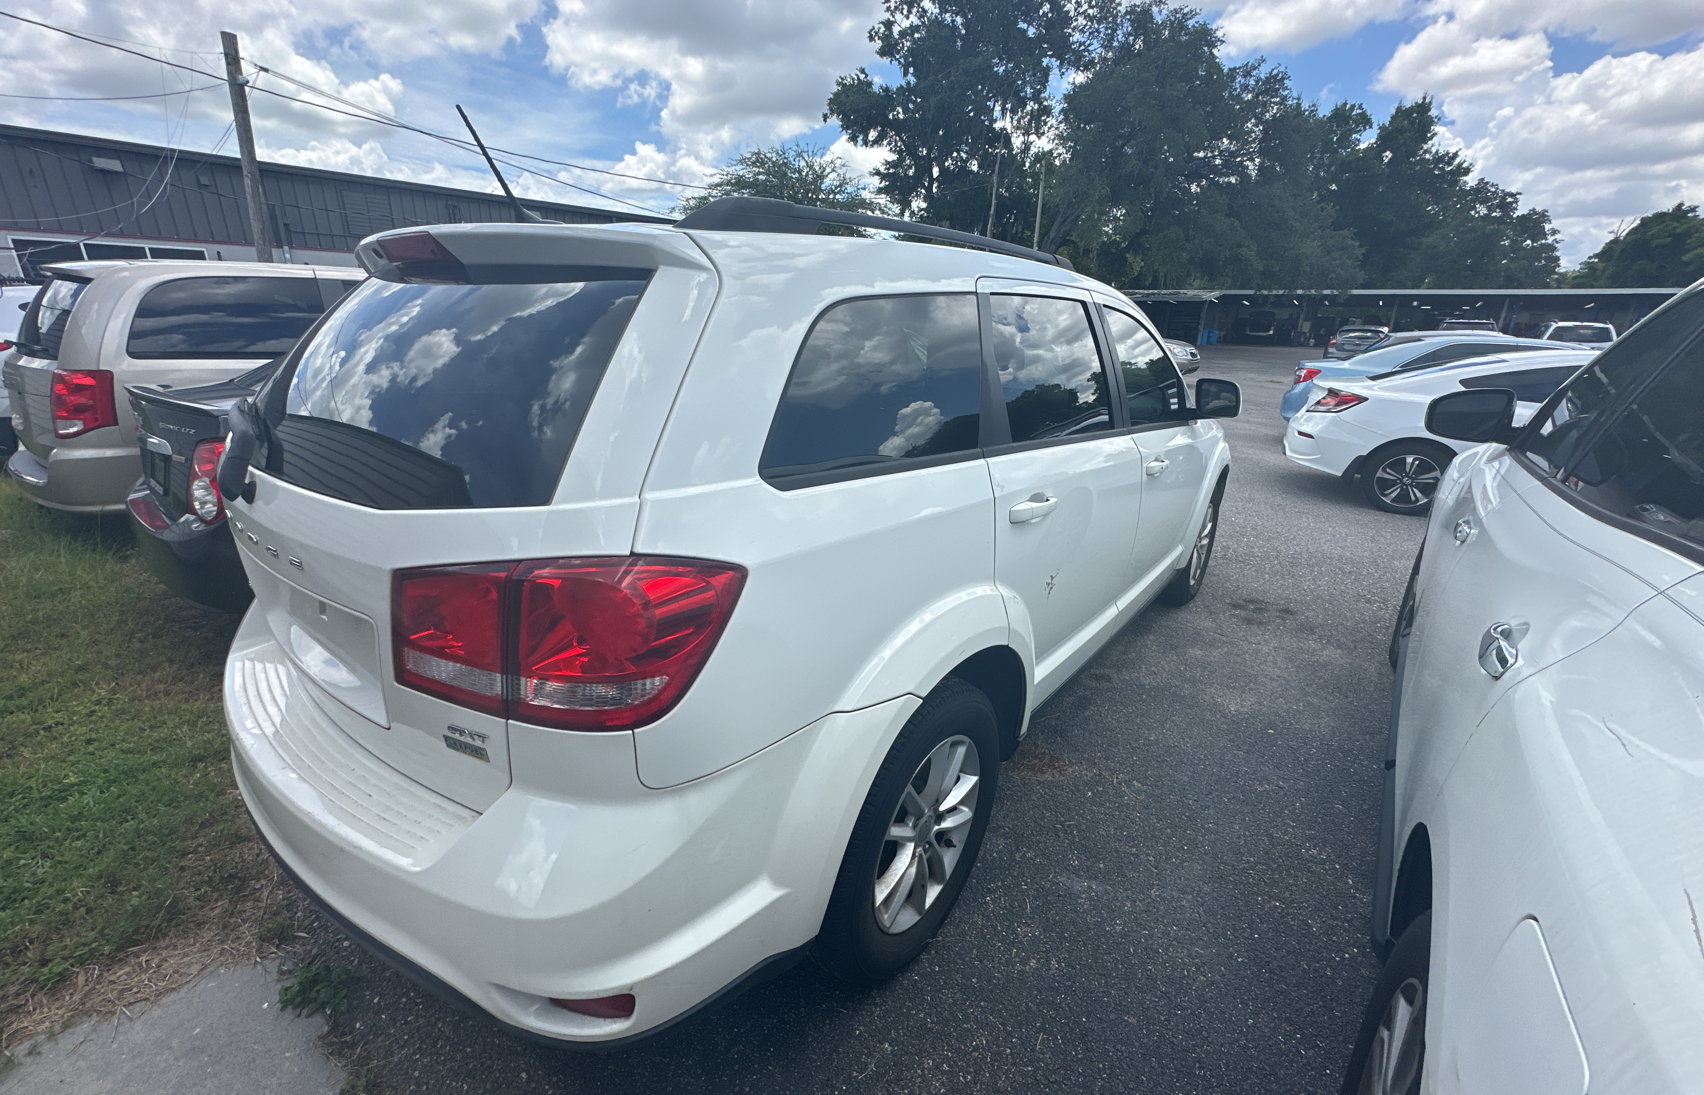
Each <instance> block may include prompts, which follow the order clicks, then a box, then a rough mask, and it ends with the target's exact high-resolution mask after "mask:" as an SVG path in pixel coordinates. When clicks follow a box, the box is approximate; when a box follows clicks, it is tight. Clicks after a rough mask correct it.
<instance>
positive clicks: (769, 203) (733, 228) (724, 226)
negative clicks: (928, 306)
mask: <svg viewBox="0 0 1704 1095" xmlns="http://www.w3.org/2000/svg"><path fill="white" fill-rule="evenodd" d="M824 224H846V225H851V226H852V227H854V228H873V229H875V230H876V231H878V232H898V233H900V234H901V235H906V236H918V237H921V238H923V239H931V240H940V241H942V242H943V243H956V244H959V245H961V246H964V247H975V248H977V249H979V250H982V251H992V252H994V253H995V254H999V255H1011V256H1013V257H1014V258H1020V259H1029V260H1031V261H1033V262H1045V263H1047V264H1048V265H1049V266H1062V267H1064V268H1065V269H1067V270H1071V271H1075V270H1076V267H1074V266H1072V265H1071V260H1070V259H1068V258H1066V257H1064V256H1063V255H1050V254H1048V253H1047V252H1046V251H1037V250H1035V249H1034V248H1031V247H1025V246H1023V245H1022V244H1017V243H1007V242H1005V241H1004V240H996V239H989V238H988V237H987V236H977V235H972V234H971V233H969V232H958V231H955V230H953V229H951V228H936V227H935V226H934V225H931V224H917V223H916V222H914V221H906V220H900V219H899V218H898V217H878V216H875V215H874V214H871V213H853V212H850V211H848V210H845V209H818V208H816V207H815V206H810V205H794V204H793V203H792V202H789V201H782V200H781V199H780V198H744V197H740V198H717V199H716V200H715V201H713V202H711V203H709V204H708V205H706V206H704V208H702V209H699V210H697V211H696V212H692V213H688V214H687V215H686V216H684V217H682V218H681V219H680V220H678V221H676V222H675V227H676V228H695V229H698V230H700V231H704V232H788V233H795V234H798V235H805V236H809V235H814V234H815V233H816V230H817V228H818V227H819V226H820V225H824Z"/></svg>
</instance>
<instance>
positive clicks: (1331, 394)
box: [1308, 388, 1367, 414]
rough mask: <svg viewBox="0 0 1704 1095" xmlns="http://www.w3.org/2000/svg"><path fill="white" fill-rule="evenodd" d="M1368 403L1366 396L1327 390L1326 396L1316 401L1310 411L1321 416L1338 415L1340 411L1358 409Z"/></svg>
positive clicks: (1333, 389)
mask: <svg viewBox="0 0 1704 1095" xmlns="http://www.w3.org/2000/svg"><path fill="white" fill-rule="evenodd" d="M1366 401H1367V397H1366V396H1364V395H1356V394H1355V393H1354V392H1340V391H1338V390H1337V389H1336V388H1327V389H1326V390H1325V394H1324V395H1322V396H1320V397H1319V398H1318V399H1316V400H1314V404H1313V406H1311V407H1309V408H1308V410H1310V411H1315V412H1318V413H1320V414H1336V413H1337V412H1338V411H1346V410H1348V409H1349V408H1350V407H1358V406H1360V405H1361V404H1362V403H1365V402H1366Z"/></svg>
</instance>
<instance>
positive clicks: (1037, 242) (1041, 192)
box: [1030, 156, 1047, 251]
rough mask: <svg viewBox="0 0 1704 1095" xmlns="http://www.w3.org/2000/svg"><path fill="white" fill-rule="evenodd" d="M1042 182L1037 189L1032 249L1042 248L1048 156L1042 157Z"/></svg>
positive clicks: (1031, 238) (1031, 240) (1031, 239)
mask: <svg viewBox="0 0 1704 1095" xmlns="http://www.w3.org/2000/svg"><path fill="white" fill-rule="evenodd" d="M1040 162H1041V182H1040V183H1039V184H1038V185H1037V186H1036V189H1035V235H1033V236H1031V237H1030V250H1031V251H1036V250H1039V249H1040V248H1041V199H1043V198H1045V197H1046V196H1047V158H1046V157H1045V156H1044V157H1041V158H1040Z"/></svg>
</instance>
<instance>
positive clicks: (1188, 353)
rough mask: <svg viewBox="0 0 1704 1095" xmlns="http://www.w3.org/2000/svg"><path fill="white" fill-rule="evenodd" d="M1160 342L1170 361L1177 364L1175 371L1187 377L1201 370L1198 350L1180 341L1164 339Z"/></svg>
mask: <svg viewBox="0 0 1704 1095" xmlns="http://www.w3.org/2000/svg"><path fill="white" fill-rule="evenodd" d="M1160 341H1162V342H1163V343H1165V347H1166V352H1168V353H1170V354H1171V356H1172V360H1173V361H1175V362H1177V371H1178V372H1180V373H1182V374H1183V375H1184V376H1188V375H1189V374H1190V373H1193V372H1195V371H1196V370H1197V369H1199V368H1201V351H1200V350H1197V349H1196V348H1195V347H1193V346H1191V345H1190V344H1189V343H1187V342H1184V341H1182V340H1181V339H1176V338H1166V339H1161V340H1160Z"/></svg>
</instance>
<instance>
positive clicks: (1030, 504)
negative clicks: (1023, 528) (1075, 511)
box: [1011, 491, 1059, 525]
mask: <svg viewBox="0 0 1704 1095" xmlns="http://www.w3.org/2000/svg"><path fill="white" fill-rule="evenodd" d="M1058 505H1059V499H1057V498H1049V497H1048V496H1047V495H1045V494H1043V493H1041V492H1040V491H1036V492H1035V493H1034V494H1032V495H1030V496H1029V501H1027V502H1019V503H1018V504H1017V505H1015V506H1013V507H1012V512H1011V519H1012V524H1014V525H1024V524H1028V523H1029V522H1031V521H1039V520H1041V519H1042V518H1043V517H1046V516H1047V515H1048V514H1050V513H1052V512H1053V510H1054V507H1056V506H1058Z"/></svg>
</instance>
